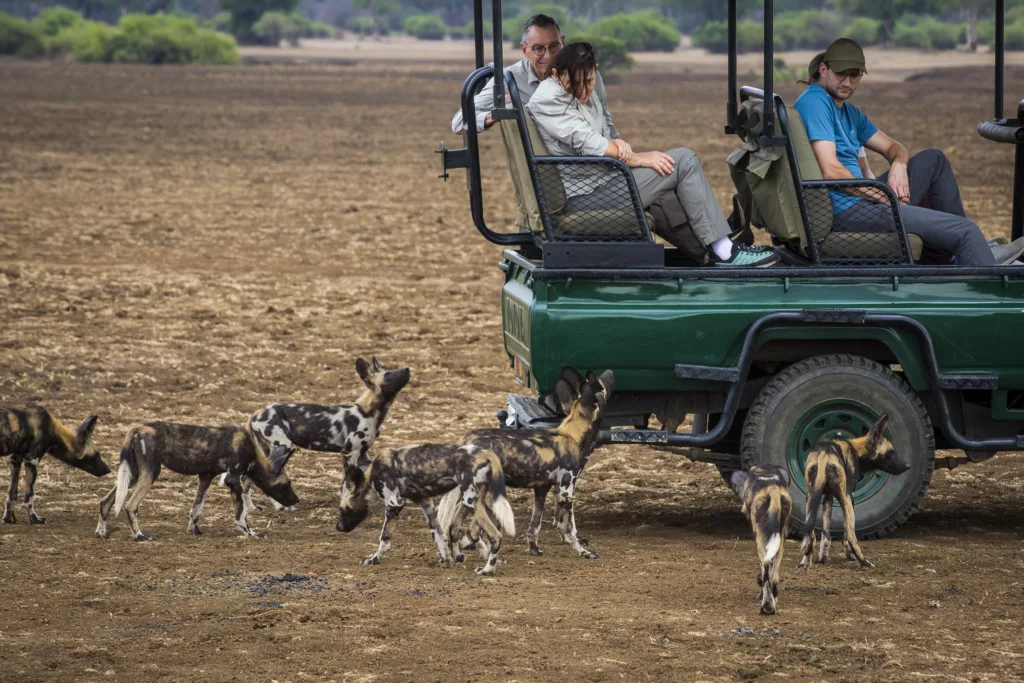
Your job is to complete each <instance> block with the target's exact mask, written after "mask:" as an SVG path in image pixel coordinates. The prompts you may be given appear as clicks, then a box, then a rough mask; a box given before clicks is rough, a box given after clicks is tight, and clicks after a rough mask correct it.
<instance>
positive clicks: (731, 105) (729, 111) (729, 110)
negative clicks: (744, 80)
mask: <svg viewBox="0 0 1024 683" xmlns="http://www.w3.org/2000/svg"><path fill="white" fill-rule="evenodd" d="M728 31H729V98H728V100H726V105H725V134H726V135H731V134H733V133H735V132H736V114H737V113H738V112H737V106H736V80H737V79H736V0H729V28H728Z"/></svg>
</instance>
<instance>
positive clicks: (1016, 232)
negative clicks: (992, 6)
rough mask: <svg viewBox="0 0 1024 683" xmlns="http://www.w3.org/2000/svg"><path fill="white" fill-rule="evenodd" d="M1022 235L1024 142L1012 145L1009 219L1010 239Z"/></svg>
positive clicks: (1023, 112) (1020, 110) (1022, 108)
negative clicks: (1010, 209)
mask: <svg viewBox="0 0 1024 683" xmlns="http://www.w3.org/2000/svg"><path fill="white" fill-rule="evenodd" d="M999 4H1002V2H1000V3H999ZM1021 117H1024V100H1021V102H1020V104H1018V105H1017V125H1020V120H1021ZM1020 237H1024V144H1021V143H1019V142H1018V143H1017V144H1016V145H1014V155H1013V218H1012V219H1011V221H1010V239H1011V240H1015V239H1018V238H1020Z"/></svg>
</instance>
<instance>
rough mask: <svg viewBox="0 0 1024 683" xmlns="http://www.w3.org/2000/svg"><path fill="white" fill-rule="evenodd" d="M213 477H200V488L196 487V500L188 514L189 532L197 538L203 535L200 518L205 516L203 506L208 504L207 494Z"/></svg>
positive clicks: (208, 475)
mask: <svg viewBox="0 0 1024 683" xmlns="http://www.w3.org/2000/svg"><path fill="white" fill-rule="evenodd" d="M213 477H214V475H212V474H202V475H200V476H199V486H197V487H196V499H195V501H194V502H193V503H192V509H191V510H189V513H188V532H189V533H190V534H193V535H195V536H199V535H200V534H202V533H203V532H202V531H200V529H199V518H200V517H201V516H202V514H203V506H204V505H205V504H206V492H207V489H209V488H210V484H211V483H212V482H213Z"/></svg>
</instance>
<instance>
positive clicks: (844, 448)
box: [797, 413, 910, 568]
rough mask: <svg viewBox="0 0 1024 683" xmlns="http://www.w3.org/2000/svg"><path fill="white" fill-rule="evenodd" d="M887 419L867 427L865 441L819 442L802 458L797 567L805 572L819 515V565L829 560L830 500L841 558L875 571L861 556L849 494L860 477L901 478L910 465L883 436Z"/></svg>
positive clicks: (883, 418) (839, 440) (829, 440)
mask: <svg viewBox="0 0 1024 683" xmlns="http://www.w3.org/2000/svg"><path fill="white" fill-rule="evenodd" d="M888 426H889V416H888V415H887V414H885V413H883V414H882V416H881V417H879V418H878V421H877V422H875V424H874V425H872V427H871V429H870V430H869V431H868V433H867V435H866V436H862V437H859V438H856V439H823V440H822V441H819V442H818V443H817V444H815V445H814V447H813V448H812V449H811V452H810V453H808V454H807V465H806V466H805V468H804V479H805V480H806V481H807V516H806V526H805V528H804V540H803V542H802V543H801V544H800V550H801V552H802V554H803V557H802V558H801V559H800V564H798V565H797V568H800V567H808V568H809V567H810V565H811V563H812V559H811V555H812V554H813V553H814V535H815V530H814V527H815V526H816V524H817V519H818V510H819V509H820V510H821V528H822V533H821V535H820V536H819V537H818V538H819V543H820V546H819V548H818V562H819V563H820V564H824V563H825V562H827V561H828V549H829V546H830V545H831V543H832V538H831V535H832V532H831V527H832V499H833V498H838V499H839V506H840V507H841V508H842V509H843V548H844V549H845V550H846V559H848V560H856V561H857V562H858V563H860V566H861V567H874V566H875V565H873V564H871V563H870V562H868V561H867V559H866V558H865V557H864V553H863V552H862V551H861V549H860V543H858V542H857V532H856V520H855V519H854V515H853V491H854V489H855V488H857V480H858V479H860V476H861V474H863V473H864V472H870V471H873V470H881V471H883V472H888V473H889V474H903V473H904V472H906V471H907V470H909V469H910V462H908V461H907V459H906V458H904V457H903V456H901V455H900V454H899V453H897V452H896V448H895V447H894V446H893V445H892V442H891V441H889V439H887V438H886V437H885V430H886V427H888Z"/></svg>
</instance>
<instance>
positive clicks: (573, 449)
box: [442, 368, 615, 558]
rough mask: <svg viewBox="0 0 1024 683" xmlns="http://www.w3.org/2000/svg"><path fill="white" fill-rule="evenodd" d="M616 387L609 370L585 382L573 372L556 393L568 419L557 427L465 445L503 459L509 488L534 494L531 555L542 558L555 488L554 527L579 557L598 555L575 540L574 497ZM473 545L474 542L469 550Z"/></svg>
mask: <svg viewBox="0 0 1024 683" xmlns="http://www.w3.org/2000/svg"><path fill="white" fill-rule="evenodd" d="M614 384H615V377H614V375H613V374H612V371H611V370H608V371H606V372H605V373H604V374H602V375H601V376H600V377H597V376H595V375H594V374H593V373H587V377H586V378H584V377H583V376H582V375H580V374H579V373H578V372H576V371H575V370H573V369H572V368H565V369H564V370H563V371H562V376H561V377H560V378H559V379H558V381H557V382H555V385H554V387H553V388H552V390H553V392H554V394H555V396H556V397H557V399H558V401H559V403H560V404H561V406H562V409H563V411H564V412H565V413H566V417H565V419H564V420H562V423H561V424H560V425H558V427H556V428H554V429H484V430H480V431H475V432H471V433H470V434H469V435H468V436H467V437H466V438H465V439H464V442H465V443H468V444H473V445H474V446H477V447H479V448H484V449H487V450H490V451H493V452H494V453H496V454H497V455H498V457H499V458H501V465H502V468H503V469H504V471H505V484H506V485H507V486H510V487H512V488H529V489H533V517H532V519H531V520H530V527H529V529H528V530H527V532H526V541H527V544H528V549H529V552H530V554H531V555H542V554H543V551H541V549H540V547H539V546H538V545H537V536H538V535H539V533H540V525H541V518H542V517H543V514H544V502H545V500H546V498H547V495H548V491H549V490H550V489H551V488H552V487H553V486H554V487H557V490H558V498H557V500H556V503H555V527H556V528H557V529H558V533H559V535H560V536H561V537H562V540H563V541H565V542H566V543H568V544H569V545H570V546H571V547H572V549H573V550H574V551H575V552H576V553H577V554H578V555H579V556H580V557H585V558H596V557H597V553H595V552H592V551H590V550H587V549H586V548H584V547H583V544H584V543H585V541H583V540H582V539H580V538H579V537H578V536H577V533H576V513H575V512H574V510H573V496H574V493H575V490H576V481H577V480H578V479H579V477H580V475H581V474H582V473H583V468H584V467H585V466H586V464H587V460H589V458H590V454H591V452H592V451H593V449H594V446H595V444H596V442H597V436H598V432H599V431H600V428H601V413H602V411H603V410H604V407H605V405H606V403H607V402H608V399H609V398H610V397H611V395H612V391H613V390H614ZM449 495H453V494H449ZM442 504H443V502H442ZM473 543H474V542H473V541H472V540H470V545H472V544H473ZM464 547H465V546H464Z"/></svg>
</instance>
